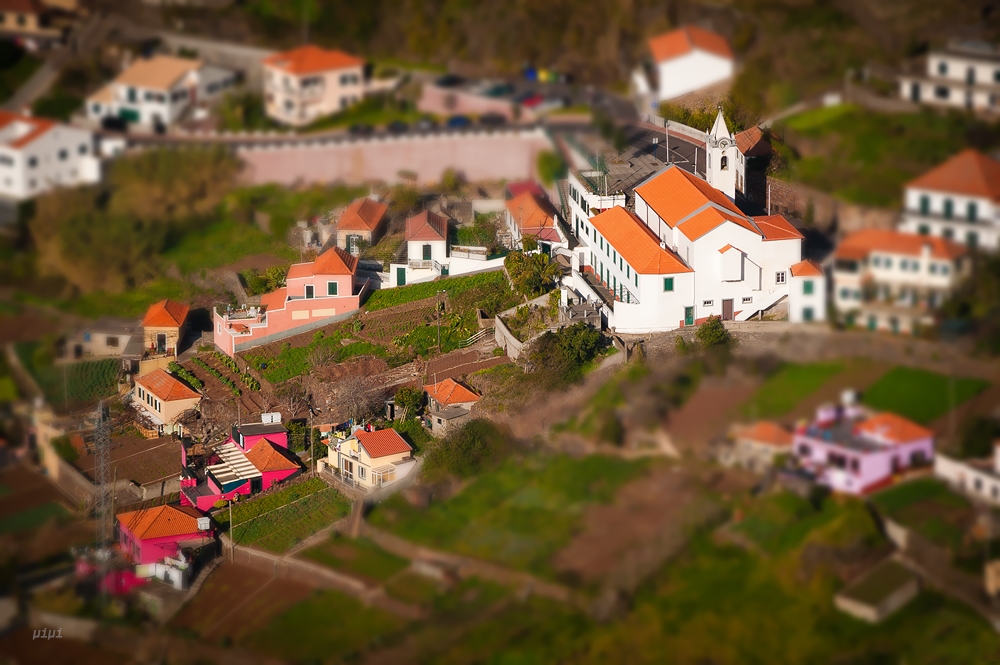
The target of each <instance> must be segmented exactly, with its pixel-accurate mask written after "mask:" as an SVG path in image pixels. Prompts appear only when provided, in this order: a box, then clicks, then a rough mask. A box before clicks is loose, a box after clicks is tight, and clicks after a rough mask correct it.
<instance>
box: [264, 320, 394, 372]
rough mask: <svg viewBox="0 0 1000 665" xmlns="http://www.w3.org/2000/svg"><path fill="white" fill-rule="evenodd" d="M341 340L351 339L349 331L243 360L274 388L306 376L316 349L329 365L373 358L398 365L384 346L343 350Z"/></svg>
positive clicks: (364, 345) (367, 344)
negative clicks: (325, 357) (321, 349)
mask: <svg viewBox="0 0 1000 665" xmlns="http://www.w3.org/2000/svg"><path fill="white" fill-rule="evenodd" d="M342 339H354V338H353V337H352V334H351V332H350V331H349V330H348V331H344V330H340V329H336V330H332V331H329V332H327V333H325V334H320V335H318V336H317V335H315V334H314V336H313V341H312V342H310V343H309V344H308V345H306V346H299V347H292V346H291V345H287V346H282V347H281V350H280V351H279V352H278V354H277V355H270V354H269V353H268V352H267V351H266V350H262V349H258V350H255V351H249V352H247V354H246V356H245V357H246V360H247V362H249V363H251V364H252V365H253V366H254V367H256V368H257V369H258V370H260V372H261V374H262V375H263V376H264V378H265V379H267V380H268V381H270V382H271V383H275V384H277V383H281V382H282V381H287V380H288V379H290V378H292V377H295V376H299V375H300V374H305V373H306V372H308V371H309V370H310V369H311V368H312V363H311V361H310V356H311V354H312V352H313V350H314V349H316V348H317V347H323V348H325V349H326V350H327V352H328V357H329V361H330V362H338V363H342V362H344V361H346V360H349V359H350V358H355V357H357V356H377V357H379V358H386V359H387V360H388V361H389V363H390V365H392V366H393V367H395V366H396V365H398V364H401V363H400V361H399V360H397V359H395V357H394V356H393V355H392V354H391V353H390V351H389V349H388V348H386V347H384V346H381V345H379V344H374V343H372V342H362V341H354V342H351V343H350V344H348V345H347V346H344V345H343V344H341V343H340V342H341V340H342ZM402 362H405V360H404V361H402Z"/></svg>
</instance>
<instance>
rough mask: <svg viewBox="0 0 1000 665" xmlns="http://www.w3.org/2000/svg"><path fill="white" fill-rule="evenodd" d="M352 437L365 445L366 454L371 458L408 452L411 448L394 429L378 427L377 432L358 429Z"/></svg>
mask: <svg viewBox="0 0 1000 665" xmlns="http://www.w3.org/2000/svg"><path fill="white" fill-rule="evenodd" d="M354 437H355V438H356V439H357V440H358V443H360V444H361V445H362V446H364V447H365V450H366V451H368V456H369V457H371V458H372V459H375V458H377V457H385V456H386V455H395V454H397V453H408V452H410V450H412V449H411V448H410V444H408V443H407V442H406V440H405V439H403V437H401V436H400V435H399V433H398V432H396V430H394V429H380V430H379V431H377V432H366V431H364V430H358V431H357V432H355V433H354Z"/></svg>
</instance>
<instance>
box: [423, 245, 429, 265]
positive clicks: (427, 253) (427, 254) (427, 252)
mask: <svg viewBox="0 0 1000 665" xmlns="http://www.w3.org/2000/svg"><path fill="white" fill-rule="evenodd" d="M430 260H431V246H430V245H424V261H430Z"/></svg>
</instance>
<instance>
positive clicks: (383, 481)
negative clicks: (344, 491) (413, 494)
mask: <svg viewBox="0 0 1000 665" xmlns="http://www.w3.org/2000/svg"><path fill="white" fill-rule="evenodd" d="M329 463H330V466H332V467H334V468H336V469H340V475H341V477H342V478H343V479H344V480H345V481H347V482H349V483H352V484H354V485H357V486H359V487H363V488H365V489H372V488H375V487H383V486H385V485H389V484H390V483H394V482H396V481H397V480H400V479H402V478H403V477H405V476H406V475H407V474H408V473H409V472H410V471H411V470H412V469H413V466H414V465H415V464H416V459H415V458H414V457H413V449H412V448H411V447H410V444H408V443H407V442H406V441H405V440H404V439H403V437H401V436H400V435H399V433H398V432H397V431H396V430H394V429H383V430H379V431H377V432H365V431H364V430H358V431H357V432H355V433H354V434H352V435H351V436H350V437H348V438H347V439H345V440H343V441H336V442H331V444H330V453H329Z"/></svg>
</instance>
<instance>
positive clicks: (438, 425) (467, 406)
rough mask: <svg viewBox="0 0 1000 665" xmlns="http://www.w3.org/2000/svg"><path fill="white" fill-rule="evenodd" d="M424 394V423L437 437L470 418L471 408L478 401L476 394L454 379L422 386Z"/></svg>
mask: <svg viewBox="0 0 1000 665" xmlns="http://www.w3.org/2000/svg"><path fill="white" fill-rule="evenodd" d="M424 392H426V393H427V412H426V414H425V417H424V422H425V424H426V425H427V426H428V427H429V428H430V430H431V432H432V433H433V434H434V436H438V437H440V436H444V435H445V434H447V433H448V430H449V429H451V428H452V427H456V426H458V425H461V424H462V423H463V422H465V421H466V420H468V419H469V418H471V417H472V415H471V414H472V407H474V406H475V404H476V402H478V401H479V394H478V393H476V392H475V391H473V390H472V389H471V388H469V387H468V386H466V385H465V384H462V383H459V382H458V381H455V380H454V379H445V380H444V381H439V382H438V383H433V384H430V385H427V386H424Z"/></svg>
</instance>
